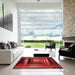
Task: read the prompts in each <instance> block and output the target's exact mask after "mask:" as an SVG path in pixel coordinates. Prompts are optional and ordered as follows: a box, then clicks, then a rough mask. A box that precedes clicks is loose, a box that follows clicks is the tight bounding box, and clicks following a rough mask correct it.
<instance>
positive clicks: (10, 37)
mask: <svg viewBox="0 0 75 75" xmlns="http://www.w3.org/2000/svg"><path fill="white" fill-rule="evenodd" d="M2 2H3V3H4V4H5V5H6V6H7V8H8V9H9V10H10V12H11V13H12V14H13V31H9V30H7V29H4V28H1V27H0V41H15V42H18V28H17V27H18V26H17V9H16V6H15V4H13V2H10V1H9V0H7V1H4V0H3V1H2Z"/></svg>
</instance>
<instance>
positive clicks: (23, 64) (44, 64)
mask: <svg viewBox="0 0 75 75" xmlns="http://www.w3.org/2000/svg"><path fill="white" fill-rule="evenodd" d="M24 68H25V69H26V68H29V69H35V68H36V69H38V68H41V69H45V68H57V69H59V68H61V69H62V67H61V66H60V65H59V64H58V63H57V62H56V61H55V60H54V59H53V58H52V57H22V58H21V59H20V60H19V61H18V63H17V64H16V65H15V66H14V69H24Z"/></svg>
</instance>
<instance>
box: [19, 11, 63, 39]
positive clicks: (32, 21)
mask: <svg viewBox="0 0 75 75" xmlns="http://www.w3.org/2000/svg"><path fill="white" fill-rule="evenodd" d="M19 13H20V24H21V34H22V40H33V39H34V37H35V39H36V40H38V39H39V40H46V39H47V38H48V39H50V38H51V37H58V36H59V37H61V36H62V10H20V11H19ZM49 37H50V38H49Z"/></svg>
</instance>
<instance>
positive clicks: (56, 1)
mask: <svg viewBox="0 0 75 75" xmlns="http://www.w3.org/2000/svg"><path fill="white" fill-rule="evenodd" d="M16 2H17V3H21V2H25V3H27V2H28V3H32V2H38V1H37V0H16ZM39 2H50V3H60V2H61V0H40V1H39Z"/></svg>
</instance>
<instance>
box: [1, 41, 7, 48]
mask: <svg viewBox="0 0 75 75" xmlns="http://www.w3.org/2000/svg"><path fill="white" fill-rule="evenodd" d="M0 49H8V46H7V44H6V43H4V42H0Z"/></svg>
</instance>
